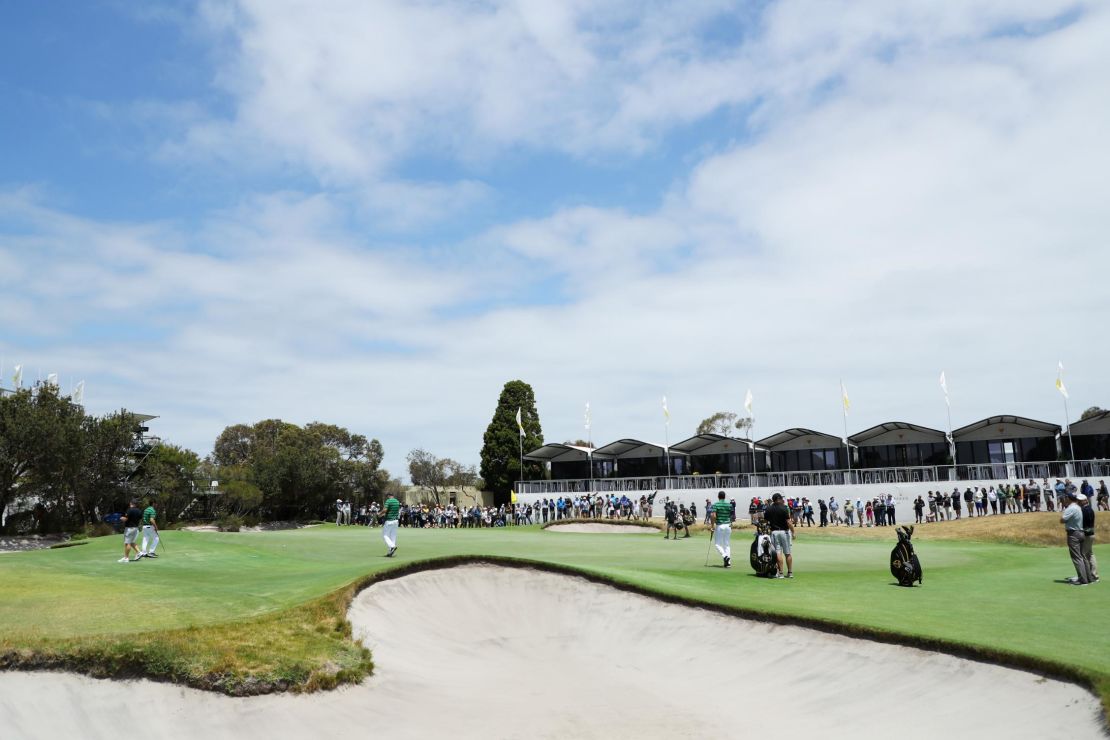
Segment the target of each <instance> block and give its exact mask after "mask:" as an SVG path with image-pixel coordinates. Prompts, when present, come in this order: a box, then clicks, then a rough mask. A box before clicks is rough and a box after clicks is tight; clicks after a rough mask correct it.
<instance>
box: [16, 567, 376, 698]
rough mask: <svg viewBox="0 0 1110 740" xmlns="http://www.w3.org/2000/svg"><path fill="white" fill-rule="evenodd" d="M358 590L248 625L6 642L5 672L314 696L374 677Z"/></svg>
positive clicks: (238, 693)
mask: <svg viewBox="0 0 1110 740" xmlns="http://www.w3.org/2000/svg"><path fill="white" fill-rule="evenodd" d="M354 591H355V589H354V587H353V586H352V587H350V588H346V589H341V590H340V591H337V592H335V593H332V594H329V595H327V596H324V597H322V598H319V599H316V600H314V601H311V602H309V603H307V604H304V605H302V606H299V607H295V608H293V609H288V610H285V611H282V612H279V613H276V614H271V615H267V616H265V617H261V618H258V619H252V620H248V621H245V622H234V623H226V624H216V625H207V626H205V627H203V628H186V629H178V630H162V631H153V632H141V633H138V634H132V635H126V636H121V637H104V636H96V637H88V638H69V639H60V640H44V639H41V638H38V639H35V638H31V639H28V638H27V637H26V636H18V635H9V636H5V637H4V638H0V669H20V668H22V669H59V668H61V669H66V670H72V671H76V672H79V673H85V674H88V675H91V676H97V677H113V678H124V677H139V676H141V677H144V678H150V679H154V680H163V681H172V682H174V683H182V684H185V685H188V686H192V687H194V688H198V689H208V690H213V691H220V692H223V693H225V694H231V695H236V696H245V695H252V694H265V693H271V692H275V691H295V692H311V691H318V690H321V689H331V688H334V687H336V686H337V685H339V684H342V683H358V682H360V681H362V679H363V678H365V677H366V676H368V675H370V673H371V672H372V670H373V665H374V664H373V661H372V660H371V656H370V651H369V650H367V649H366V648H364V647H363V646H362V645H360V644H358V643H356V642H354V641H353V640H352V639H351V625H350V622H348V621H347V619H346V616H345V615H346V611H347V607H348V606H349V604H350V601H351V598H352V597H353V595H354Z"/></svg>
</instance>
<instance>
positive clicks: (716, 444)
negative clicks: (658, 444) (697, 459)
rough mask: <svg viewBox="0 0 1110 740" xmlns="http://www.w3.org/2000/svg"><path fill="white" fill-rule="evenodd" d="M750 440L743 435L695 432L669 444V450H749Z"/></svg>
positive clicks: (715, 452) (718, 452)
mask: <svg viewBox="0 0 1110 740" xmlns="http://www.w3.org/2000/svg"><path fill="white" fill-rule="evenodd" d="M751 449H752V441H751V440H750V439H746V438H744V437H726V436H724V435H723V434H695V435H694V436H693V437H690V438H689V439H684V440H682V441H681V442H677V443H675V444H673V445H671V452H683V453H686V454H688V455H721V454H725V453H729V452H737V451H739V452H750V451H751Z"/></svg>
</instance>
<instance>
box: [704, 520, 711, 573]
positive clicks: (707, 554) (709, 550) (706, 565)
mask: <svg viewBox="0 0 1110 740" xmlns="http://www.w3.org/2000/svg"><path fill="white" fill-rule="evenodd" d="M711 552H713V530H712V529H711V530H709V548H708V549H707V550H706V551H705V567H706V568H708V567H709V553H711Z"/></svg>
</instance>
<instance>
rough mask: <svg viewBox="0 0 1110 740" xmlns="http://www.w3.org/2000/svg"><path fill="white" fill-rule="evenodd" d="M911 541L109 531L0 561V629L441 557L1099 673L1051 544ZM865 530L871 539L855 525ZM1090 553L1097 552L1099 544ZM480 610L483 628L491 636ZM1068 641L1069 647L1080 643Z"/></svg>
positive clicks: (1099, 607) (40, 633)
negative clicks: (125, 536) (900, 549)
mask: <svg viewBox="0 0 1110 740" xmlns="http://www.w3.org/2000/svg"><path fill="white" fill-rule="evenodd" d="M919 532H921V533H920V534H919V536H918V538H917V539H915V544H917V547H918V552H919V554H920V556H921V559H922V561H923V563H924V566H925V582H924V585H923V587H920V588H913V589H904V588H898V587H896V586H894V585H892V583H893V580H892V578H891V577H890V574H889V572H888V570H887V556H888V553H889V551H890V548H891V547H892V543H890V542H884V541H875V540H863V539H852V538H850V537H845V536H844V535H845V534H847V533H843V532H839V533H835V536H834V535H833V534H826V533H821V534H820V535H817V534H812V535H811V534H810V532H809V531H807V530H803V531H802V533H801V536H800V537H799V539H798V541H797V543H796V546H795V547H796V550H795V552H796V563H797V565H796V571H797V577H796V578H795V579H794V580H793V581H787V582H784V581H767V580H763V579H758V578H755V577H754V576H753V575H752V573H751V571H750V569H749V568H748V567H747V564H746V557H744V554H745V553H746V550H747V546H748V543H749V541H750V540H749V535H748V534H747V533H745V532H742V531H737V532H735V533H734V536H733V545H734V550H735V552H736V555H737V558H736V562H737V565H736V567H734V568H732V569H730V570H725V569H722V568H720V567H719V559H718V558H717V557H716V556H715V555H714V556H712V557H711V558H710V563H711V567H705V565H704V563H705V557H706V549H707V545H708V540H707V539H706V535H705V534H701V535H700V536H695V537H691V538H690V539H680V540H678V541H665V540H664V539H663V537H662V536H644V535H622V534H571V533H554V532H545V531H542V530H540V529H539V528H537V527H522V528H509V529H484V530H402V532H401V539H400V550H399V552H398V557H397V558H396V559H387V558H384V557H382V554H383V545H382V543H381V538H380V530H378V529H366V528H362V527H345V528H336V527H334V526H331V525H325V526H320V527H314V528H308V529H302V530H291V531H282V532H270V533H226V534H221V533H208V532H184V531H182V532H177V531H174V532H167V533H166V535H165V538H166V543H167V548H168V549H167V554H165V555H164V556H163V557H161V558H159V559H158V560H156V561H141V562H137V563H130V564H126V565H124V564H119V563H116V562H115V558H116V556H117V549H118V544H119V543H118V538H115V537H110V538H101V539H97V540H93V541H92V542H90V544H88V545H86V546H82V547H74V548H67V549H62V550H45V551H38V552H29V553H15V554H9V555H5V556H3V557H2V558H0V634H3V635H4V637H3V638H2V643H0V644H2V647H3V650H4V652H5V653H11V652H12V651H15V650H18V649H20V648H22V647H34V646H41V645H44V644H48V643H53V642H55V641H58V640H62V641H64V640H66V639H70V638H72V639H76V640H83V639H85V638H89V637H92V636H114V637H119V638H127V636H129V635H134V634H146V635H152V634H156V633H158V632H159V631H165V630H181V629H186V630H191V631H194V632H196V631H199V632H203V629H201V628H204V627H205V626H209V625H212V626H218V625H229V624H234V623H237V622H242V621H243V620H249V619H252V618H259V617H266V618H271V619H276V620H278V621H280V620H281V617H282V614H283V612H284V611H286V610H290V609H293V608H295V607H298V606H300V605H303V604H305V603H306V602H310V601H312V600H313V599H317V598H318V597H322V596H325V595H327V594H330V593H332V592H335V591H337V590H339V589H342V588H344V587H346V586H349V585H351V584H353V583H355V582H356V581H359V580H360V579H363V578H364V577H365V576H367V575H372V574H374V573H378V572H380V571H383V570H385V569H387V568H392V567H397V566H403V565H405V564H411V563H413V562H414V561H423V560H429V559H435V558H442V557H446V556H496V557H508V558H521V559H525V560H532V561H541V562H544V563H550V564H554V565H558V566H565V567H567V568H572V569H576V570H579V571H582V572H584V573H589V574H594V575H596V576H601V577H604V578H607V579H612V580H614V581H616V582H620V583H625V584H629V585H632V586H636V587H639V588H642V589H646V590H650V591H655V592H659V593H661V594H668V595H673V596H677V597H682V598H684V599H690V600H694V601H698V602H703V603H706V604H713V605H721V606H726V607H735V608H740V609H744V610H756V611H761V612H766V613H767V614H769V615H776V616H784V617H799V618H804V619H816V620H822V621H829V622H838V623H843V624H845V625H851V626H857V627H862V628H865V629H868V630H877V631H880V632H886V633H893V634H896V635H904V636H909V637H914V638H924V639H928V640H934V639H935V640H939V641H943V642H946V643H959V644H963V645H967V646H970V647H972V648H979V649H983V650H985V651H988V652H991V651H1002V652H1004V653H1009V654H1012V655H1014V656H1028V657H1032V658H1039V659H1044V660H1049V661H1055V662H1064V661H1061V657H1062V656H1066V664H1069V665H1072V666H1075V667H1077V668H1080V669H1084V670H1086V671H1089V672H1090V674H1091V675H1092V676H1093V677H1096V678H1098V679H1099V680H1103V679H1104V677H1105V676H1106V674H1107V673H1108V672H1110V636H1108V635H1107V634H1106V632H1105V631H1103V630H1089V631H1087V630H1085V631H1084V635H1083V639H1082V640H1077V639H1076V635H1075V633H1074V631H1072V630H1069V629H1064V628H1063V627H1064V624H1065V622H1071V623H1073V624H1079V625H1084V624H1097V623H1098V622H1099V620H1100V619H1101V618H1102V617H1103V615H1105V614H1106V613H1107V609H1108V607H1110V591H1108V590H1107V589H1106V588H1104V587H1101V586H1098V585H1096V586H1092V587H1089V588H1073V587H1068V586H1066V585H1063V584H1061V583H1060V582H1059V581H1060V580H1061V579H1063V578H1064V577H1065V576H1067V575H1069V570H1070V565H1069V562H1068V560H1067V556H1066V552H1065V551H1064V549H1063V548H1062V547H1056V548H1039V547H1025V546H1017V545H1003V544H988V543H981V542H961V541H937V542H931V541H930V540H929V539H928V532H927V531H924V532H922V531H921V530H919ZM868 535H869V536H873V535H872V534H871V533H870V532H869V533H868ZM1096 552H1097V553H1098V554H1099V555H1100V556H1102V557H1103V558H1104V559H1105V558H1107V557H1110V548H1108V547H1107V546H1105V545H1104V546H1100V547H1098V548H1096ZM495 618H496V615H495V614H494V613H492V612H491V615H490V624H491V630H495V629H496V624H495ZM1080 646H1082V649H1080Z"/></svg>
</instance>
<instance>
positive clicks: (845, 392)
mask: <svg viewBox="0 0 1110 740" xmlns="http://www.w3.org/2000/svg"><path fill="white" fill-rule="evenodd" d="M840 400H841V401H842V402H843V403H844V415H845V416H847V415H848V409H850V408H852V402H851V401H849V400H848V389H847V388H845V387H844V381H843V380H842V381H840Z"/></svg>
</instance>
